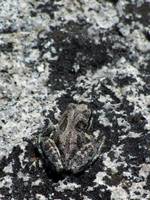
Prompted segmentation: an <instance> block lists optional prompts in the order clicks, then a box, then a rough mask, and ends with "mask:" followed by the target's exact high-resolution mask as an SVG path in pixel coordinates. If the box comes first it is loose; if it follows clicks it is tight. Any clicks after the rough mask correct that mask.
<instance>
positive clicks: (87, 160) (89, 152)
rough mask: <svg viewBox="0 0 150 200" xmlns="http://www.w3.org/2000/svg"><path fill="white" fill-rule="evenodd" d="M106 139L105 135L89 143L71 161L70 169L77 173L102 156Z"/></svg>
mask: <svg viewBox="0 0 150 200" xmlns="http://www.w3.org/2000/svg"><path fill="white" fill-rule="evenodd" d="M104 141H105V137H103V138H102V139H101V140H100V141H99V142H98V141H94V142H90V143H87V144H86V145H85V146H84V147H82V148H81V149H80V151H78V152H77V153H76V155H75V156H74V157H73V159H72V160H71V161H70V162H69V166H68V169H69V170H71V171H72V172H73V173H74V174H76V173H78V172H80V171H82V170H83V169H84V168H86V166H87V165H90V164H92V162H94V161H95V160H96V159H97V158H98V157H99V156H100V153H101V148H102V146H103V144H104Z"/></svg>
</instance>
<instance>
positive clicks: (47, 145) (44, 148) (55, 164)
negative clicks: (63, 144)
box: [39, 138, 63, 173]
mask: <svg viewBox="0 0 150 200" xmlns="http://www.w3.org/2000/svg"><path fill="white" fill-rule="evenodd" d="M39 145H40V153H41V154H42V156H43V157H44V159H46V160H47V161H48V162H49V163H50V164H51V168H52V169H53V170H55V171H56V172H58V173H59V172H61V171H62V170H63V164H62V161H61V155H60V152H59V150H58V148H57V146H56V144H55V142H54V140H52V139H51V138H44V139H43V140H42V141H40V144H39Z"/></svg>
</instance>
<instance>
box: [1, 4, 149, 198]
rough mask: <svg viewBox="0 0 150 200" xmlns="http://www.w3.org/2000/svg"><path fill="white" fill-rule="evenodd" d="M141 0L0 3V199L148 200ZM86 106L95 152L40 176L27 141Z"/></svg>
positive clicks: (145, 12) (144, 10) (145, 27)
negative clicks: (76, 170)
mask: <svg viewBox="0 0 150 200" xmlns="http://www.w3.org/2000/svg"><path fill="white" fill-rule="evenodd" d="M149 11H150V1H149V0H106V1H103V0H72V1H70V0H63V1H60V0H37V1H35V0H1V1H0V199H1V200H34V199H39V200H51V199H52V200H59V199H60V200H63V199H66V200H73V199H83V200H90V199H92V200H97V199H102V200H109V199H112V200H113V199H114V200H128V199H130V200H148V199H150V12H149ZM70 102H77V103H78V102H86V103H89V104H90V105H91V106H92V108H93V110H94V123H93V130H94V131H95V133H96V134H101V133H103V134H104V135H105V136H106V142H105V145H104V147H103V150H102V155H101V157H100V158H99V159H98V160H97V161H96V162H95V163H94V164H93V165H92V166H91V167H90V168H89V169H87V170H86V171H85V172H84V173H81V174H79V175H77V176H74V175H67V176H65V177H62V178H60V177H57V178H56V177H49V175H48V172H47V171H48V169H47V170H46V169H45V168H44V166H43V164H42V162H41V159H40V158H39V157H38V156H36V153H35V150H34V148H33V145H32V143H31V142H30V141H31V140H32V138H33V136H34V135H37V134H39V132H40V131H44V129H46V128H47V126H49V124H50V123H53V124H57V122H58V120H59V116H60V114H61V113H62V112H63V111H64V109H65V107H66V106H67V104H68V103H70Z"/></svg>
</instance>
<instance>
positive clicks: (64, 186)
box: [55, 180, 81, 192]
mask: <svg viewBox="0 0 150 200" xmlns="http://www.w3.org/2000/svg"><path fill="white" fill-rule="evenodd" d="M80 187H81V185H78V184H76V183H72V182H71V183H69V182H67V183H66V182H65V181H64V180H63V181H59V185H58V186H56V187H55V189H56V191H58V192H60V191H61V192H63V191H65V190H71V191H74V190H75V189H77V188H80Z"/></svg>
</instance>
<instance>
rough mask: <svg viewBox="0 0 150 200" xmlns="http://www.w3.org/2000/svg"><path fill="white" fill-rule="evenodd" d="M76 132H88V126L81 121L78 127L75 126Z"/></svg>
mask: <svg viewBox="0 0 150 200" xmlns="http://www.w3.org/2000/svg"><path fill="white" fill-rule="evenodd" d="M75 128H76V130H77V131H80V132H81V131H86V129H87V124H86V123H85V122H83V121H79V122H78V123H77V124H76V126H75Z"/></svg>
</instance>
